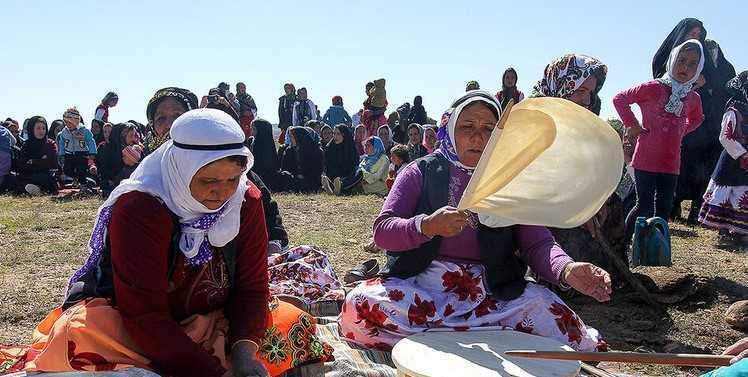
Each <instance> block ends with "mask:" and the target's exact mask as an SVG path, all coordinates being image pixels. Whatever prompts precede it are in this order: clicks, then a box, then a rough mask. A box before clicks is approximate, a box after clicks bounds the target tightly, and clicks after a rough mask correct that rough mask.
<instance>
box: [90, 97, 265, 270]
mask: <svg viewBox="0 0 748 377" xmlns="http://www.w3.org/2000/svg"><path fill="white" fill-rule="evenodd" d="M170 134H171V140H170V141H167V142H166V143H164V144H163V145H162V146H161V147H159V148H158V149H157V150H156V151H155V152H153V153H152V154H150V155H148V157H146V158H145V159H144V160H143V162H142V163H141V164H140V165H139V166H138V168H137V169H136V170H135V172H133V173H132V175H131V176H130V178H129V179H126V180H124V181H122V182H121V183H120V184H119V186H117V188H115V189H114V191H112V194H111V195H110V196H109V199H107V201H106V202H105V203H104V204H103V205H102V206H101V208H104V207H109V206H112V205H114V203H115V202H116V201H117V199H118V198H119V197H120V196H121V195H123V194H125V193H128V192H131V191H141V192H145V193H148V194H151V195H153V196H155V197H157V198H159V199H160V200H161V201H162V202H163V203H164V204H165V205H166V207H167V208H169V210H170V211H171V212H173V213H174V214H175V215H176V216H177V217H178V218H179V221H180V223H182V224H186V223H190V222H191V221H193V220H196V219H198V218H200V217H202V216H204V215H207V214H211V213H216V212H218V211H219V210H223V214H222V215H221V218H220V219H219V220H218V221H217V222H216V223H215V224H214V225H213V226H212V227H210V229H208V230H200V229H196V228H193V227H187V228H183V229H182V239H180V242H179V246H180V249H181V251H182V252H183V253H184V255H185V256H186V257H187V258H191V257H193V256H194V255H195V254H197V251H198V248H199V246H200V242H199V241H200V240H202V239H203V238H204V236H205V235H206V233H207V236H208V241H210V244H211V245H213V246H216V247H222V246H225V245H226V244H227V243H229V241H231V240H233V239H234V238H235V237H236V235H237V234H239V213H240V212H241V206H242V202H243V201H244V194H245V193H246V191H247V188H248V186H247V176H246V175H245V174H242V175H241V179H240V181H239V186H238V188H237V190H236V192H235V193H234V195H232V196H231V197H230V198H229V200H228V201H226V203H225V204H224V205H223V206H222V207H221V208H218V209H215V210H211V209H208V208H207V207H205V206H204V205H203V204H201V203H200V202H198V201H197V200H195V198H194V197H192V194H191V193H190V181H192V177H193V176H194V175H195V174H196V173H197V171H198V170H199V169H200V168H202V167H203V166H205V165H207V164H209V163H211V162H214V161H217V160H220V159H222V158H225V157H229V156H246V157H247V158H248V164H247V169H249V168H250V167H251V166H252V163H253V162H254V159H253V156H252V153H251V152H250V151H249V149H248V148H247V147H245V146H244V144H243V142H244V132H243V131H242V129H241V127H240V126H239V124H238V123H236V121H235V120H234V119H233V118H232V117H231V116H229V115H228V114H226V113H224V112H223V111H220V110H215V109H197V110H192V111H188V112H186V113H184V114H182V115H181V116H180V117H179V118H177V120H175V121H174V124H173V125H172V127H171V130H170ZM175 144H176V145H175ZM178 145H179V146H178ZM184 146H188V148H190V149H186V148H185V147H184ZM220 146H225V148H227V149H217V148H218V147H220ZM195 147H197V148H200V147H204V148H205V149H217V150H199V149H192V148H195Z"/></svg>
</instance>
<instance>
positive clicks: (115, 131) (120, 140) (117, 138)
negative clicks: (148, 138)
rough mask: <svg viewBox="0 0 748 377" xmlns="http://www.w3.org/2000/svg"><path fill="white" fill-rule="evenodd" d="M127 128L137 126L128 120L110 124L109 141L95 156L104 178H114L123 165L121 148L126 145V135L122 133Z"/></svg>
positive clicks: (135, 128)
mask: <svg viewBox="0 0 748 377" xmlns="http://www.w3.org/2000/svg"><path fill="white" fill-rule="evenodd" d="M128 129H134V130H135V131H137V130H138V127H137V125H136V124H133V123H130V122H127V123H117V124H115V125H114V126H112V132H111V133H110V134H109V142H108V143H106V144H105V145H104V146H103V147H102V148H101V150H100V151H99V153H98V154H97V156H96V157H97V158H96V159H97V162H98V165H100V166H99V168H100V169H101V170H102V171H101V172H100V173H101V175H102V177H103V178H105V179H114V178H115V177H116V176H117V175H118V174H119V173H120V171H122V169H123V168H124V167H125V164H124V162H122V150H123V149H125V147H126V146H127V145H126V144H125V137H126V135H124V134H123V133H124V132H125V130H128Z"/></svg>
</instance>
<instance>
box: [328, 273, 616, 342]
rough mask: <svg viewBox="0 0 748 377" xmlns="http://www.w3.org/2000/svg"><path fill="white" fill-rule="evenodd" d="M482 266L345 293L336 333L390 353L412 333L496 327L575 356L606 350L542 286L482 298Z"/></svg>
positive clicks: (376, 282)
mask: <svg viewBox="0 0 748 377" xmlns="http://www.w3.org/2000/svg"><path fill="white" fill-rule="evenodd" d="M484 273H485V270H484V268H483V266H481V265H470V264H456V263H452V262H447V261H434V262H432V263H431V266H429V268H428V269H427V270H426V271H424V272H422V273H421V274H419V275H416V276H414V277H411V278H408V279H398V278H375V279H371V280H368V281H365V282H362V283H361V284H359V285H358V286H357V287H356V288H355V289H353V290H352V291H351V292H349V293H348V295H347V296H346V299H345V303H344V304H343V311H342V313H341V314H340V316H339V317H338V322H339V324H340V332H341V334H342V335H343V336H344V337H345V338H347V339H348V340H350V341H352V342H354V343H357V344H360V345H362V346H364V347H367V348H377V349H383V350H387V349H390V348H391V347H392V346H393V345H394V344H395V343H397V341H399V340H400V339H402V338H404V337H407V336H408V335H412V334H415V333H419V332H423V331H429V330H435V329H445V328H448V329H452V330H455V331H468V330H469V329H470V328H475V327H480V328H484V329H485V328H487V327H489V328H490V327H495V328H496V329H503V330H506V329H511V330H516V331H522V332H526V333H530V334H534V335H539V336H543V337H548V338H553V339H555V340H558V341H559V342H562V343H564V344H567V345H569V346H570V347H572V348H574V349H575V350H578V351H605V350H606V349H607V345H606V343H605V342H604V341H603V340H602V338H601V337H600V335H599V333H598V332H597V330H595V329H593V328H591V327H587V326H586V325H585V324H584V323H583V322H582V320H581V319H580V318H579V317H578V316H577V315H576V313H574V311H572V310H571V309H570V308H569V307H568V306H566V305H565V304H564V303H563V301H562V300H561V299H560V298H559V297H558V296H556V294H554V293H553V292H551V291H550V290H549V289H547V288H546V287H543V286H541V285H538V284H534V283H528V284H527V287H526V288H525V291H524V293H523V294H522V295H521V296H520V297H518V298H516V299H514V300H510V301H499V300H496V299H494V298H493V297H491V296H490V294H487V293H486V292H487V291H486V285H485V282H484Z"/></svg>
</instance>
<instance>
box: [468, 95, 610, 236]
mask: <svg viewBox="0 0 748 377" xmlns="http://www.w3.org/2000/svg"><path fill="white" fill-rule="evenodd" d="M504 116H505V117H506V119H502V122H505V123H504V124H503V129H502V128H501V127H497V128H496V129H495V130H494V132H493V133H492V134H491V138H490V139H489V141H488V144H487V146H486V149H485V150H484V152H483V155H482V156H481V159H480V162H479V163H478V166H477V167H476V169H475V171H474V173H473V176H472V178H471V179H470V183H469V184H468V186H467V188H466V189H465V193H464V194H463V196H462V199H461V200H460V204H459V207H458V208H459V209H463V210H471V211H473V212H476V213H478V215H479V218H480V221H481V223H483V224H485V225H487V226H490V227H503V226H510V225H515V224H526V225H543V226H551V227H556V228H573V227H576V226H579V225H582V224H584V223H585V222H586V221H587V220H589V219H590V218H591V217H592V216H594V215H595V214H596V213H597V211H599V210H600V208H601V207H602V205H603V204H604V203H605V201H606V200H607V199H608V198H609V197H610V195H611V194H612V193H613V192H614V191H615V188H616V186H617V185H618V183H619V181H620V179H621V173H622V171H623V148H622V146H621V139H620V137H619V135H618V133H616V132H615V130H613V128H612V127H611V126H610V125H608V123H607V122H605V121H604V120H602V119H600V118H599V117H597V116H596V115H595V114H593V113H592V112H590V111H589V110H587V109H585V108H583V107H581V106H579V105H576V104H574V103H573V102H571V101H567V100H565V99H560V98H530V99H526V100H524V101H522V102H520V103H519V104H518V105H516V106H513V107H512V108H511V109H510V110H509V112H508V116H507V115H506V114H504ZM502 118H504V117H502Z"/></svg>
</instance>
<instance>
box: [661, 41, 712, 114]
mask: <svg viewBox="0 0 748 377" xmlns="http://www.w3.org/2000/svg"><path fill="white" fill-rule="evenodd" d="M689 43H693V44H696V45H697V46H699V55H700V57H699V67H698V68H697V69H696V73H695V74H694V75H693V77H691V79H690V80H688V81H687V82H684V83H681V82H679V81H678V80H677V79H676V78H675V75H674V73H673V69H675V63H676V61H677V60H678V55H679V54H680V50H681V49H683V46H685V45H686V44H689ZM666 67H667V71H666V72H665V74H664V75H662V78H661V79H660V80H662V81H663V82H664V83H665V84H667V85H669V86H670V87H671V88H672V93H671V94H670V98H669V99H668V102H667V104H666V105H665V111H667V112H669V113H672V114H675V115H676V116H680V115H681V113H682V112H683V102H682V101H681V98H683V97H685V96H687V95H688V93H689V92H690V91H691V89H692V88H693V84H694V83H695V82H696V80H698V79H699V75H700V74H701V70H702V69H703V68H704V48H703V46H701V43H700V42H699V41H698V40H696V39H689V40H687V41H685V42H683V43H682V44H680V45H678V46H676V47H675V48H674V49H673V51H670V56H669V57H668V59H667V66H666Z"/></svg>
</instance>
